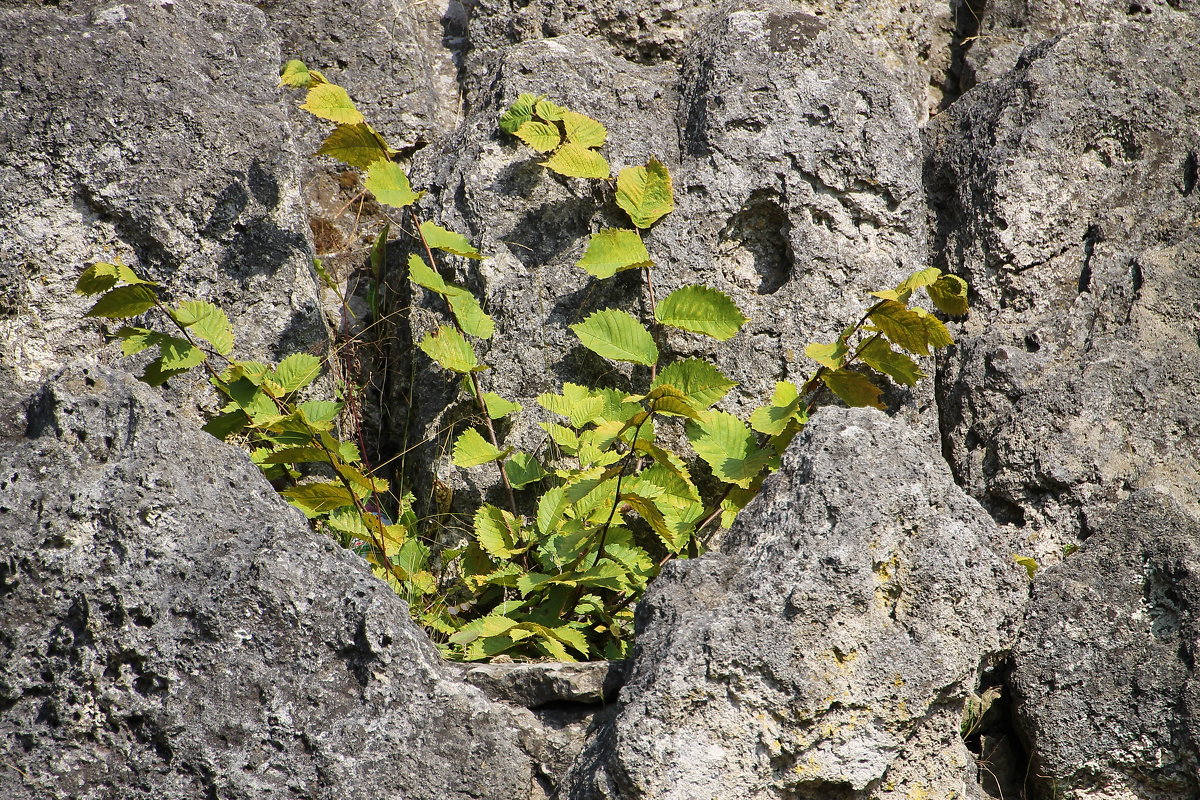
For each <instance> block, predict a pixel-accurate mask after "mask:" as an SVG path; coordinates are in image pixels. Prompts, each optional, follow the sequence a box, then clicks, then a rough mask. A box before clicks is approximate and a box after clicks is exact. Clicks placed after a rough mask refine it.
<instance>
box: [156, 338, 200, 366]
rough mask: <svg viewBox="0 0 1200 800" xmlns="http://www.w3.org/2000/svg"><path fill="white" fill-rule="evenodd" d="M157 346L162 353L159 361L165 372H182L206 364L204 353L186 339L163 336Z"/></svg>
mask: <svg viewBox="0 0 1200 800" xmlns="http://www.w3.org/2000/svg"><path fill="white" fill-rule="evenodd" d="M156 344H157V345H158V349H159V352H160V353H162V356H161V357H160V359H159V361H160V363H161V365H162V366H161V369H162V370H163V371H164V372H181V371H183V370H186V369H191V368H192V367H194V366H196V365H197V364H202V363H204V352H203V351H202V350H200V349H199V348H198V347H195V346H193V345H192V343H191V342H189V341H187V340H186V339H178V338H176V337H174V336H163V337H162V339H161V340H159V341H158V342H156Z"/></svg>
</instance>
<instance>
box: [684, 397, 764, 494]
mask: <svg viewBox="0 0 1200 800" xmlns="http://www.w3.org/2000/svg"><path fill="white" fill-rule="evenodd" d="M687 435H688V440H689V441H691V443H692V448H693V449H694V450H695V451H696V454H697V455H699V456H700V457H701V458H702V459H704V461H705V462H706V463H707V464H708V466H709V467H710V468H711V469H712V472H713V475H715V476H716V477H717V479H719V480H722V481H724V482H725V483H732V484H734V485H735V486H741V487H742V488H746V487H748V486H749V485H750V482H751V481H752V480H754V479H755V478H757V477H758V476H759V474H760V473H762V471H763V469H765V468H766V466H767V464H768V462H769V461H770V459H771V457H772V456H773V455H774V453H773V452H771V451H770V450H765V449H763V448H760V447H759V446H758V444H757V442H756V441H755V438H754V434H753V433H752V432H751V431H750V429H749V428H747V427H746V425H745V423H743V422H742V421H741V420H740V419H738V418H737V417H735V416H734V415H732V414H728V413H726V412H724V411H709V412H707V413H706V414H705V415H704V418H703V419H702V420H701V421H700V422H694V423H692V424H690V425H688V429H687Z"/></svg>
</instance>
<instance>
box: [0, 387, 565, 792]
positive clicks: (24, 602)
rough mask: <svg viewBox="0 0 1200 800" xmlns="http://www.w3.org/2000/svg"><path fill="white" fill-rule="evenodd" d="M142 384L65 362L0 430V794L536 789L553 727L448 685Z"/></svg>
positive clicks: (352, 565) (384, 606)
mask: <svg viewBox="0 0 1200 800" xmlns="http://www.w3.org/2000/svg"><path fill="white" fill-rule="evenodd" d="M156 394H157V393H156V392H154V391H153V390H151V389H150V388H148V387H146V386H144V385H143V384H141V383H138V382H137V381H135V380H134V379H133V378H131V377H129V376H128V375H126V374H124V373H120V372H115V371H111V370H108V369H105V368H101V367H95V366H90V367H89V366H73V367H70V368H68V369H67V370H65V371H64V372H63V373H61V374H59V375H58V376H56V377H54V378H53V379H52V380H51V381H50V382H49V383H47V384H46V385H45V386H44V387H43V388H42V389H41V391H40V393H39V394H38V395H37V396H36V398H35V399H34V401H33V402H32V404H31V406H30V411H29V412H28V415H27V418H26V425H25V426H24V430H23V431H22V433H21V434H20V435H15V436H14V435H13V432H12V431H11V430H7V429H6V430H5V439H4V448H3V450H4V453H3V456H2V457H0V531H3V535H2V536H0V599H2V602H0V796H3V797H5V798H12V800H25V799H26V798H28V799H29V800H34V798H37V800H45V799H46V798H55V799H56V800H58V799H61V800H66V799H67V798H71V800H98V799H99V798H111V797H121V798H128V799H129V800H135V799H140V798H145V800H150V799H151V798H154V799H155V800H157V798H163V797H170V798H180V799H181V800H185V799H188V798H196V799H197V800H199V798H208V797H221V798H247V799H249V798H253V799H254V800H263V799H264V798H288V799H289V800H293V799H294V798H298V797H303V798H328V799H329V800H334V799H335V798H338V799H340V798H345V797H361V798H394V797H405V798H428V799H429V800H434V799H435V798H436V799H437V800H448V799H450V798H463V799H464V800H465V798H495V799H496V800H512V799H513V798H525V797H544V796H545V794H546V792H551V791H553V786H552V784H550V783H545V784H543V782H544V781H546V780H547V778H546V777H545V775H544V774H543V773H547V774H548V773H549V772H551V771H552V770H553V769H555V765H560V766H561V764H562V763H563V762H565V761H566V760H568V759H569V758H570V757H571V755H573V752H574V751H573V750H572V749H571V748H572V746H574V747H575V748H576V749H577V747H578V745H577V744H574V745H572V743H571V741H570V736H569V735H568V734H570V733H571V732H570V731H565V727H564V726H563V725H557V726H555V727H543V726H542V725H541V724H540V723H539V722H538V720H537V718H536V717H535V716H534V715H533V714H532V713H531V712H529V711H526V710H524V709H519V708H516V707H511V706H505V705H501V704H497V703H494V702H492V701H490V700H488V699H487V698H486V697H485V696H484V695H483V694H482V693H481V692H480V691H479V690H478V689H476V688H474V687H473V686H470V685H469V684H467V683H465V682H463V681H462V680H461V679H460V678H459V676H458V674H457V673H456V671H454V670H453V669H452V668H451V666H450V665H447V664H445V663H443V662H442V661H441V659H440V657H439V656H438V654H437V651H436V650H435V649H434V647H433V646H432V644H431V643H430V642H429V640H428V638H427V637H426V635H425V633H424V632H422V631H421V630H419V629H418V628H416V627H415V626H414V625H413V624H412V623H411V622H410V621H409V619H408V609H407V607H406V606H405V604H404V602H403V601H402V600H401V599H400V598H399V597H397V596H396V595H395V594H394V593H393V592H392V591H391V590H390V589H388V587H387V586H386V585H384V584H383V583H382V582H381V581H378V580H377V579H375V578H374V577H373V576H372V575H371V574H370V572H369V571H368V569H367V567H366V565H365V562H364V561H363V560H362V559H361V558H359V557H358V556H356V555H353V554H351V553H349V552H348V551H345V550H342V549H341V548H339V547H338V546H337V545H335V544H334V543H333V542H332V541H330V540H328V539H326V538H324V537H321V536H318V535H316V534H314V533H313V532H312V531H311V530H310V528H309V526H308V524H307V522H306V521H305V520H304V518H303V517H302V516H301V515H300V514H299V512H297V511H296V510H295V509H292V508H291V507H290V506H288V505H287V504H285V503H284V502H283V501H282V500H281V499H280V498H279V497H278V496H277V495H276V494H275V492H274V491H273V490H272V489H271V487H270V486H269V485H268V484H267V483H266V481H265V480H264V479H263V478H262V476H261V475H260V474H259V473H258V470H257V469H256V468H255V467H254V466H253V465H252V464H251V463H250V461H249V459H248V458H246V456H245V455H244V454H242V453H240V452H238V451H236V450H234V449H232V448H229V447H227V446H225V445H223V444H221V443H219V442H217V441H216V440H215V439H213V438H211V437H209V436H208V434H205V433H202V432H201V431H199V430H198V429H196V428H194V427H193V426H192V425H190V424H188V423H186V422H185V421H183V420H182V419H181V417H180V415H179V413H178V412H176V411H174V410H173V409H171V408H169V407H168V406H166V405H165V404H164V403H163V402H162V400H161V399H159V398H158V397H157V396H156ZM5 399H6V400H7V401H8V403H6V404H11V402H13V401H14V398H12V397H9V396H6V398H5ZM4 410H5V411H7V412H9V413H10V414H13V412H14V411H15V409H12V408H6V409H4ZM13 415H14V416H15V415H16V414H13ZM6 417H7V415H6ZM543 694H544V692H543ZM553 699H554V698H553V697H550V698H544V700H553ZM581 717H586V715H580V714H576V716H575V717H574V719H573V723H574V724H576V727H577V728H580V730H579V731H578V732H579V733H582V729H584V728H586V722H587V720H586V719H582V721H581ZM564 731H565V732H564ZM543 765H547V766H543ZM543 787H544V790H543Z"/></svg>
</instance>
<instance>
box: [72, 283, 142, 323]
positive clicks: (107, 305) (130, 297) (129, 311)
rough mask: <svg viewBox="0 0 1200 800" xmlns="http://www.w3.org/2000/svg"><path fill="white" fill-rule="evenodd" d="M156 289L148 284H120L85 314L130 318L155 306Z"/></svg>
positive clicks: (110, 317) (111, 317) (108, 317)
mask: <svg viewBox="0 0 1200 800" xmlns="http://www.w3.org/2000/svg"><path fill="white" fill-rule="evenodd" d="M156 300H157V297H156V295H155V294H154V290H152V289H150V288H149V287H147V286H143V285H140V284H139V285H136V286H118V287H117V288H116V289H113V290H111V291H109V292H108V293H107V294H104V295H102V296H101V297H100V299H99V300H97V301H96V304H95V305H93V306H92V307H91V309H89V310H88V312H87V314H85V315H84V316H88V317H105V318H107V319H128V318H129V317H136V316H137V315H138V314H143V313H145V312H147V311H149V310H150V309H152V308H154V304H155V302H156Z"/></svg>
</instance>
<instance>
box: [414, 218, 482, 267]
mask: <svg viewBox="0 0 1200 800" xmlns="http://www.w3.org/2000/svg"><path fill="white" fill-rule="evenodd" d="M421 237H422V238H423V239H424V240H425V243H426V244H427V245H429V246H430V247H432V248H433V249H435V250H444V251H446V252H447V253H451V254H452V255H456V256H463V257H464V258H475V259H479V258H483V256H481V255H479V251H478V250H476V249H475V248H474V247H472V246H471V243H470V242H468V241H467V237H465V236H463V235H462V234H460V233H455V232H454V231H449V230H446V229H445V228H443V227H442V226H440V225H437V224H435V223H432V222H429V221H428V220H427V221H425V222H422V223H421Z"/></svg>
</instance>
